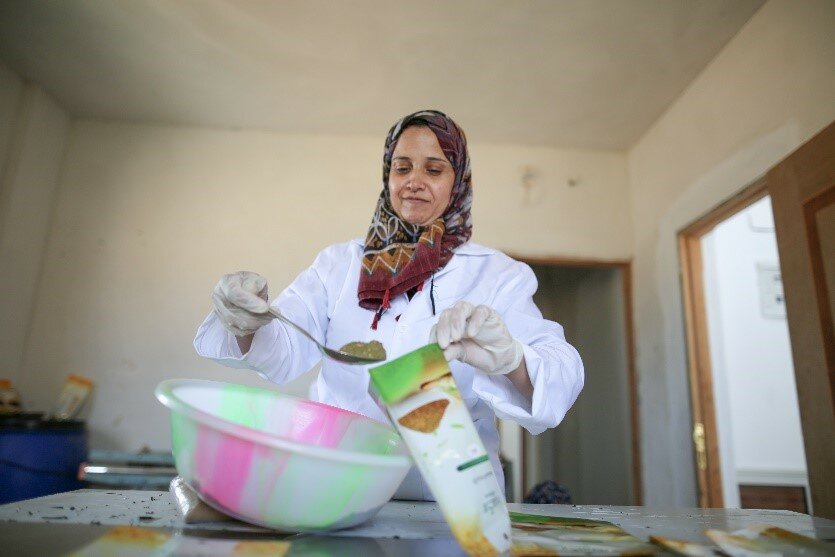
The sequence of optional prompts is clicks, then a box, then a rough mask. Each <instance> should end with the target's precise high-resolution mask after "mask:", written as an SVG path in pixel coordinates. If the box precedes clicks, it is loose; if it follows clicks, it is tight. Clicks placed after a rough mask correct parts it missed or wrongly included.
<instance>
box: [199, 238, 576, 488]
mask: <svg viewBox="0 0 835 557" xmlns="http://www.w3.org/2000/svg"><path fill="white" fill-rule="evenodd" d="M362 251H363V242H362V240H359V239H358V240H353V241H350V242H347V243H344V244H337V245H333V246H330V247H328V248H326V249H325V250H323V251H322V252H321V253H320V254H319V255H318V256H317V257H316V260H315V261H314V262H313V265H312V266H310V267H309V268H308V269H306V270H305V271H303V272H302V273H301V274H300V275H299V276H298V277H297V278H296V279H295V280H294V281H293V283H292V284H290V286H288V287H287V288H286V289H285V290H284V291H283V292H282V293H281V294H279V296H278V297H277V298H276V299H274V300H273V301H272V305H273V306H276V307H278V309H279V310H280V311H281V312H282V313H283V314H284V315H286V316H287V317H289V318H290V319H291V320H293V321H295V322H296V323H298V324H299V325H301V326H302V327H304V328H306V329H307V330H308V331H310V332H311V333H312V334H313V335H314V336H315V337H317V338H318V339H319V340H320V341H321V342H323V343H324V344H325V345H326V346H329V347H333V348H338V347H340V346H342V345H344V344H346V343H348V342H351V341H362V342H368V341H371V340H378V341H380V342H381V343H382V344H383V346H385V349H386V353H387V355H388V357H389V358H395V357H397V356H400V355H402V354H405V353H407V352H409V351H411V350H414V349H416V348H419V347H421V346H423V345H425V344H426V343H427V342H428V340H429V331H430V329H431V328H432V325H434V324H435V323H436V322H437V320H438V315H439V314H440V313H441V312H442V311H443V310H445V309H447V308H448V307H451V306H452V305H453V304H455V303H456V302H458V301H459V300H467V301H468V302H470V303H472V304H473V305H478V304H485V305H488V306H491V307H493V308H494V309H495V310H496V311H498V312H499V314H501V316H502V317H503V319H504V320H505V323H506V324H507V327H508V329H509V330H510V333H511V334H512V335H513V336H514V337H515V338H517V339H518V340H519V341H520V342H521V343H522V345H523V349H524V357H525V363H526V364H527V368H528V374H529V375H530V378H531V383H532V384H533V387H534V392H533V400H532V402H528V401H527V400H526V399H525V398H524V397H523V396H522V395H521V394H519V392H518V391H517V390H516V388H515V387H514V386H513V385H512V384H511V383H510V380H509V379H507V377H505V376H490V375H486V374H484V373H482V372H480V371H477V370H476V369H475V368H473V367H472V366H469V365H466V364H463V363H461V362H458V361H453V362H451V363H450V368H451V370H452V373H453V376H454V377H455V380H456V382H457V383H458V387H459V389H460V391H461V395H462V396H463V398H464V400H465V401H466V403H467V407H468V408H469V410H470V414H471V415H472V417H473V421H474V422H475V425H476V429H477V430H478V432H479V435H480V436H481V439H482V441H483V442H484V445H485V448H486V449H487V452H488V454H489V455H490V459H491V462H492V464H493V469H494V470H495V471H496V474H497V477H498V480H499V485H501V486H502V487H504V480H503V478H504V475H503V473H502V470H501V467H500V465H499V459H498V452H499V435H498V431H497V430H496V425H495V417H496V416H498V417H499V418H502V419H511V420H514V421H516V422H518V423H519V424H521V425H522V426H523V427H524V428H525V429H527V430H528V431H530V432H531V433H532V434H534V435H536V434H538V433H541V432H542V431H544V430H545V429H547V428H550V427H554V426H556V425H557V424H558V423H560V421H562V419H563V416H565V413H566V411H567V410H568V409H569V408H570V407H571V405H572V404H573V403H574V401H575V400H576V399H577V395H578V394H579V393H580V390H581V389H582V387H583V364H582V362H581V360H580V356H579V355H578V354H577V351H576V350H575V349H574V348H573V347H572V346H571V345H570V344H568V343H567V342H566V341H565V337H564V335H563V330H562V327H561V326H560V325H559V324H558V323H555V322H553V321H548V320H546V319H543V318H542V314H541V313H540V311H539V309H537V307H536V306H535V305H534V303H533V300H532V296H533V294H534V292H535V291H536V287H537V282H536V278H535V277H534V274H533V272H532V271H531V269H530V267H528V266H527V265H525V264H524V263H520V262H518V261H514V260H513V259H511V258H509V257H507V256H506V255H504V254H503V253H501V252H498V251H496V250H493V249H490V248H487V247H484V246H480V245H478V244H474V243H472V242H468V243H466V244H463V245H461V246H459V247H458V248H457V249H456V250H455V252H454V255H453V257H452V259H451V260H450V261H449V263H447V265H446V266H445V267H444V268H443V269H441V270H439V271H438V272H437V273H435V277H434V298H435V313H434V314H433V313H432V304H431V300H430V292H429V291H430V283H429V281H427V283H426V284H425V285H424V287H423V289H422V290H421V291H420V292H418V293H416V294H415V295H414V296H413V297H412V299H411V300H409V299H408V297H407V296H406V295H405V294H404V295H401V296H398V297H397V298H395V299H393V300H391V308H390V309H389V310H388V311H386V312H385V313H384V314H383V316H382V318H381V319H380V321H379V323H378V326H377V329H376V330H373V329H372V328H371V322H372V320H373V318H374V312H373V311H371V310H366V309H363V308H361V307H360V306H359V305H358V303H357V284H358V281H359V276H360V258H361V256H362ZM194 346H195V348H196V349H197V352H198V354H200V355H201V356H204V357H206V358H210V359H212V360H215V361H217V362H219V363H221V364H223V365H226V366H230V367H238V368H246V369H251V370H254V371H257V372H259V373H261V374H262V375H263V376H265V377H266V378H267V379H269V380H271V381H275V382H276V383H285V382H288V381H291V380H292V379H294V378H295V377H297V376H298V375H300V374H302V373H304V372H306V371H308V370H309V369H311V368H312V367H313V366H314V365H316V364H317V363H318V362H319V360H320V359H321V356H320V354H319V352H318V350H317V349H316V347H315V346H314V345H313V344H312V343H311V342H310V341H308V340H306V339H305V338H304V337H302V336H301V335H300V334H298V333H297V332H295V331H294V330H293V329H292V328H288V327H286V326H285V325H283V324H282V323H280V322H279V321H272V322H270V323H269V324H268V325H266V326H264V327H262V328H261V329H259V330H258V331H257V332H256V333H255V337H254V339H253V341H252V347H251V348H250V350H249V352H248V353H247V354H245V355H244V354H241V351H240V349H239V348H238V345H237V342H236V341H235V337H234V336H233V335H232V334H230V333H228V332H227V331H226V330H225V329H224V328H223V326H222V325H221V324H220V322H219V321H218V318H217V316H216V315H215V314H214V313H211V314H210V315H209V316H208V317H207V318H206V320H205V321H204V322H203V324H202V325H201V326H200V328H199V329H198V331H197V336H196V338H195V339H194ZM310 398H311V399H312V400H316V401H320V402H324V403H326V404H330V405H332V406H338V407H340V408H345V409H347V410H352V411H354V412H358V413H360V414H363V415H365V416H368V417H370V418H373V419H375V420H379V421H381V422H384V423H388V418H387V417H386V415H385V412H384V410H383V409H382V407H381V406H380V405H379V404H378V403H377V401H376V399H375V397H374V396H373V395H372V393H371V392H370V391H369V375H368V372H367V368H366V367H364V366H350V365H344V364H340V363H338V362H335V361H332V360H330V359H327V358H325V359H324V360H323V362H322V368H321V371H320V373H319V376H318V378H317V379H316V381H315V382H314V383H313V385H311V389H310ZM418 478H419V476H418V475H417V473H416V472H414V470H413V472H412V473H411V474H410V476H409V477H407V481H406V482H404V486H405V484H408V483H412V484H414V483H415V480H416V479H418ZM417 483H418V484H420V485H419V487H417V488H414V486H413V488H412V489H407V490H406V491H409V492H411V495H410V497H412V498H424V499H429V500H431V499H432V496H431V494H430V493H429V491H428V490H427V489H426V487H425V485H423V484H422V482H417ZM415 489H416V490H417V494H416V495H415Z"/></svg>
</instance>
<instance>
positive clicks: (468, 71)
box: [0, 0, 765, 150]
mask: <svg viewBox="0 0 835 557" xmlns="http://www.w3.org/2000/svg"><path fill="white" fill-rule="evenodd" d="M764 1H765V0H515V1H510V0H423V1H410V2H399V1H395V0H388V1H378V0H331V1H326V0H292V1H289V0H274V1H267V0H59V1H55V0H52V1H47V0H0V59H2V61H4V62H5V63H6V64H8V65H9V66H10V67H11V68H12V69H14V70H15V71H17V72H18V73H19V74H20V75H22V76H24V77H26V78H27V79H30V80H32V81H34V82H37V83H39V84H41V85H42V86H43V87H44V88H45V89H46V90H47V91H48V92H50V93H51V94H52V95H54V96H55V97H56V98H57V99H58V101H59V102H60V103H61V104H62V105H63V106H64V107H65V108H67V109H68V110H69V111H70V112H71V113H72V114H74V115H79V116H84V117H95V118H107V119H119V120H131V121H151V122H162V123H173V124H193V125H208V126H221V127H232V128H256V129H270V130H279V131H285V132H302V133H308V132H312V133H336V134H371V135H378V136H380V137H382V136H383V135H384V134H385V132H386V131H387V130H388V127H389V126H390V125H391V124H392V123H393V121H394V120H396V119H397V118H398V117H399V116H402V115H403V114H406V113H408V112H411V111H414V110H417V109H420V108H438V109H440V110H443V111H445V112H447V113H448V114H450V115H451V116H453V117H454V118H456V120H458V121H459V123H461V124H462V126H463V127H464V129H465V130H466V131H467V133H468V136H469V137H470V140H471V141H481V142H501V143H518V144H527V145H548V146H555V147H574V148H600V149H618V150H620V149H626V148H628V147H629V146H631V145H632V144H633V143H634V142H635V141H636V140H637V139H639V138H640V136H641V135H642V134H643V133H644V132H645V131H646V130H647V128H648V127H649V126H650V125H651V124H652V123H653V122H654V121H655V120H656V119H657V118H658V117H659V116H660V115H661V114H662V113H663V112H664V110H665V109H666V108H667V107H668V106H669V105H670V103H671V102H672V101H673V100H674V99H676V97H678V96H679V95H680V94H681V93H682V91H683V90H684V89H685V88H686V87H687V85H688V84H689V83H690V82H691V81H692V80H693V79H694V78H695V77H696V76H697V75H698V73H699V72H700V71H701V70H702V69H704V68H705V66H706V65H707V64H708V63H709V62H710V60H711V59H713V58H714V57H715V56H716V54H717V53H718V52H719V51H720V50H721V49H722V47H723V46H724V45H725V44H727V42H728V41H729V40H730V39H731V38H732V37H733V36H734V34H735V33H736V32H737V31H738V30H739V29H740V27H742V26H743V25H744V24H745V22H746V21H748V20H749V19H750V18H751V16H752V15H753V14H754V13H755V12H756V10H757V9H758V8H759V7H760V6H762V4H763V3H764Z"/></svg>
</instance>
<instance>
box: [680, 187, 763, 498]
mask: <svg viewBox="0 0 835 557" xmlns="http://www.w3.org/2000/svg"><path fill="white" fill-rule="evenodd" d="M766 195H768V186H767V183H766V180H765V177H761V178H759V179H758V180H756V181H754V182H753V183H751V184H750V185H748V186H747V187H745V188H743V189H742V190H741V191H740V192H739V193H737V194H736V195H734V196H733V197H731V198H730V199H728V200H726V201H724V202H722V203H720V204H719V205H717V206H716V207H714V208H713V209H711V210H710V211H708V212H707V213H706V214H705V215H703V216H701V217H699V218H698V219H696V220H695V221H693V222H691V223H690V224H688V225H687V226H685V227H684V228H683V229H681V230H680V231H679V233H678V248H679V265H680V269H681V289H682V302H683V306H684V319H685V328H686V337H687V370H688V377H689V380H690V404H691V411H692V414H693V427H694V429H693V430H692V431H691V433H695V428H696V424H702V427H703V428H704V429H703V431H704V451H705V452H704V457H700V456H699V454H698V451H697V450H696V447H695V441H694V461H695V462H694V464H695V469H696V478H697V481H698V488H699V506H700V507H703V508H711V507H724V497H723V494H722V470H721V464H720V460H719V441H718V440H719V437H718V428H717V425H716V407H715V402H714V400H713V370H712V366H711V364H710V343H709V340H708V329H707V313H706V308H705V292H704V278H703V262H702V247H701V240H702V237H703V236H704V235H705V234H707V233H709V232H710V231H712V230H713V229H714V228H715V227H716V226H717V225H718V224H720V223H721V222H723V221H725V220H727V219H728V218H729V217H731V216H733V215H735V214H736V213H738V212H739V211H741V210H743V209H745V208H746V207H749V206H750V205H752V204H753V203H754V202H756V201H759V200H760V199H762V198H763V197H765V196H766ZM702 458H704V461H703V462H702V465H700V460H701V459H702Z"/></svg>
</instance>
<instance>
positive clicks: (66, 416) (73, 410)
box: [51, 375, 94, 420]
mask: <svg viewBox="0 0 835 557" xmlns="http://www.w3.org/2000/svg"><path fill="white" fill-rule="evenodd" d="M93 385H94V384H93V382H92V381H91V380H89V379H87V378H86V377H82V376H80V375H69V376H68V377H67V380H66V381H65V382H64V386H63V388H62V389H61V393H60V394H59V395H58V402H56V403H55V408H54V409H53V410H52V414H51V416H52V418H53V419H55V420H72V419H75V418H76V417H77V416H78V414H79V413H80V412H81V407H82V406H83V405H84V401H86V400H87V398H88V397H89V396H90V393H91V392H92V391H93Z"/></svg>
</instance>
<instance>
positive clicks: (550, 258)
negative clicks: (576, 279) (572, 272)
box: [505, 252, 631, 267]
mask: <svg viewBox="0 0 835 557" xmlns="http://www.w3.org/2000/svg"><path fill="white" fill-rule="evenodd" d="M505 253H506V254H507V255H508V256H509V257H511V258H513V259H516V260H517V261H523V262H525V263H527V264H529V265H547V266H549V267H623V266H624V265H629V264H630V263H631V262H630V260H629V259H593V258H589V259H584V258H582V257H562V256H559V255H522V254H519V253H512V252H505Z"/></svg>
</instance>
